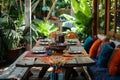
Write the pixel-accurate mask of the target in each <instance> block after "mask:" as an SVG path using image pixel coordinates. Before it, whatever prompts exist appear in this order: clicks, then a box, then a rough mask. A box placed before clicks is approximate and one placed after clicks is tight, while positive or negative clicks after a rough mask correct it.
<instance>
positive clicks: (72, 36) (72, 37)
mask: <svg viewBox="0 0 120 80" xmlns="http://www.w3.org/2000/svg"><path fill="white" fill-rule="evenodd" d="M65 38H66V39H76V38H78V35H77V34H76V33H74V32H68V33H67V34H66V35H65Z"/></svg>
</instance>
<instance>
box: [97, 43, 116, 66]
mask: <svg viewBox="0 0 120 80" xmlns="http://www.w3.org/2000/svg"><path fill="white" fill-rule="evenodd" d="M113 50H114V49H113V48H112V47H111V45H110V44H105V45H104V47H103V48H102V50H101V52H100V55H99V57H98V61H97V64H98V65H99V66H101V67H107V64H108V61H109V58H110V56H111V54H112V52H113Z"/></svg>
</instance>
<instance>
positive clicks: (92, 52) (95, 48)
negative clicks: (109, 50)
mask: <svg viewBox="0 0 120 80" xmlns="http://www.w3.org/2000/svg"><path fill="white" fill-rule="evenodd" d="M101 42H102V40H100V39H97V40H96V41H95V42H94V43H93V44H92V46H91V48H90V51H89V54H90V58H96V56H97V51H98V47H99V45H100V44H101Z"/></svg>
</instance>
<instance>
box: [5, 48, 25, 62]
mask: <svg viewBox="0 0 120 80" xmlns="http://www.w3.org/2000/svg"><path fill="white" fill-rule="evenodd" d="M24 51H25V48H24V47H23V46H22V47H18V48H14V49H11V50H9V51H8V54H7V61H8V62H9V63H12V62H14V61H15V60H16V59H17V58H18V57H19V56H20V55H21V54H22V53H23V52H24Z"/></svg>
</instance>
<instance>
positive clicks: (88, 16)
mask: <svg viewBox="0 0 120 80" xmlns="http://www.w3.org/2000/svg"><path fill="white" fill-rule="evenodd" d="M71 5H72V9H73V11H74V15H75V19H74V18H73V17H71V16H70V15H67V14H63V15H61V17H63V16H64V17H65V18H66V19H67V21H69V22H72V24H74V26H75V28H76V29H74V31H75V32H76V33H77V34H78V35H79V39H80V40H84V39H85V38H86V37H87V36H88V35H91V31H92V30H91V27H92V13H91V8H90V7H89V5H88V3H87V1H86V0H71Z"/></svg>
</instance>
